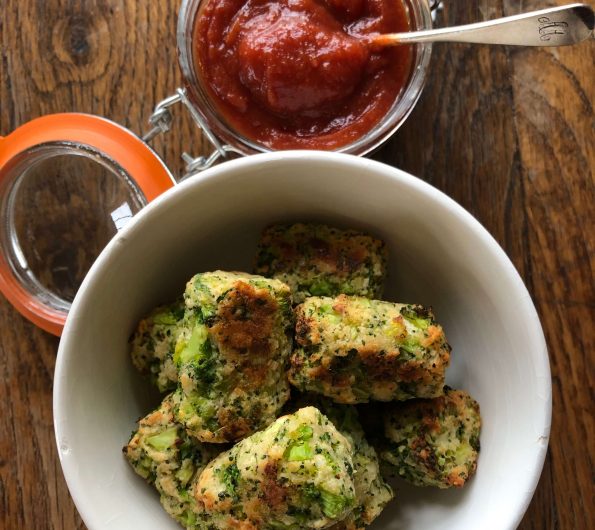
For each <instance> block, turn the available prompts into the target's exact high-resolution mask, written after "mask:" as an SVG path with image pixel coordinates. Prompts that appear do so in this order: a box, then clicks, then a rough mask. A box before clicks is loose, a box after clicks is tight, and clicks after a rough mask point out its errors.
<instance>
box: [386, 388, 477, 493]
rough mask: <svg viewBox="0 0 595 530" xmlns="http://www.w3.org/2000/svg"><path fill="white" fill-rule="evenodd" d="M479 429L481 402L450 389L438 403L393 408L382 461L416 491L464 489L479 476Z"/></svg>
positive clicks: (415, 402) (413, 402)
mask: <svg viewBox="0 0 595 530" xmlns="http://www.w3.org/2000/svg"><path fill="white" fill-rule="evenodd" d="M480 429H481V418H480V415H479V405H478V404H477V402H476V401H475V400H474V399H473V398H472V397H471V396H470V395H469V394H467V392H464V391H462V390H452V389H449V388H448V387H446V388H445V389H444V395H443V396H441V397H438V398H434V399H414V400H411V401H407V402H405V403H393V404H391V406H390V408H389V412H388V415H387V416H386V417H385V436H386V439H387V442H386V443H387V446H386V448H385V449H384V450H383V451H382V452H381V458H382V459H383V460H385V461H387V462H389V463H390V464H392V465H393V466H395V467H396V470H397V473H398V474H399V476H401V477H403V478H404V479H405V480H407V481H409V482H411V483H413V484H415V485H417V486H436V487H438V488H452V487H455V488H460V487H462V486H463V485H464V484H465V482H466V481H467V480H468V479H469V478H470V477H471V476H473V474H474V473H475V469H476V467H477V457H478V454H479V433H480Z"/></svg>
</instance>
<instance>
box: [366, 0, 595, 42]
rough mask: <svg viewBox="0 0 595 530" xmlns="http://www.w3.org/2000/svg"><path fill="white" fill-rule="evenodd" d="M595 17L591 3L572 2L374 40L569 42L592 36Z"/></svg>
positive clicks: (383, 36)
mask: <svg viewBox="0 0 595 530" xmlns="http://www.w3.org/2000/svg"><path fill="white" fill-rule="evenodd" d="M594 20H595V15H594V13H593V9H592V8H591V7H590V6H588V5H586V4H569V5H566V6H561V7H552V8H550V9H541V10H539V11H532V12H530V13H524V14H521V15H514V16H512V17H504V18H497V19H495V20H489V21H487V22H479V23H477V24H467V25H465V26H454V27H450V28H441V29H431V30H427V31H412V32H408V33H387V34H384V35H376V36H372V37H371V42H372V44H373V45H377V46H396V45H399V44H409V43H414V42H473V43H477V44H511V45H517V46H566V45H568V44H575V43H577V42H581V41H583V40H585V39H588V38H590V37H593V21H594Z"/></svg>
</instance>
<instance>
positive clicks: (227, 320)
mask: <svg viewBox="0 0 595 530" xmlns="http://www.w3.org/2000/svg"><path fill="white" fill-rule="evenodd" d="M278 307H279V304H277V301H276V300H275V298H274V297H273V296H272V295H271V293H270V291H269V290H267V289H257V288H255V287H254V286H252V285H249V284H247V283H246V282H244V281H241V280H239V281H237V282H236V283H235V284H234V286H233V288H232V289H231V291H230V292H229V293H228V294H227V295H226V296H225V298H224V299H223V300H222V301H221V303H220V304H219V307H218V309H217V316H218V318H217V320H216V323H215V324H214V325H213V326H212V327H211V328H210V331H211V332H212V334H213V338H214V339H215V340H216V342H217V344H218V346H219V351H220V353H221V354H222V355H224V356H226V357H231V358H234V359H237V358H240V359H241V358H242V357H245V356H250V357H253V356H265V357H268V356H270V354H271V344H270V341H269V339H270V336H271V332H272V330H273V325H274V321H275V314H276V312H277V310H278Z"/></svg>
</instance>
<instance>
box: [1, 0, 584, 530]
mask: <svg viewBox="0 0 595 530" xmlns="http://www.w3.org/2000/svg"><path fill="white" fill-rule="evenodd" d="M562 3H563V2H562V1H548V0H525V1H521V2H518V1H514V0H446V6H445V9H444V11H443V12H442V13H441V15H440V17H439V24H441V25H445V24H455V23H467V22H472V21H477V20H483V19H488V18H494V17H498V16H502V15H511V14H516V13H518V12H520V10H521V8H522V9H523V10H530V9H538V8H540V7H546V6H551V5H555V4H562ZM178 7H179V0H160V1H154V0H85V1H83V0H46V1H45V2H39V1H34V0H0V135H6V134H8V133H9V132H11V131H12V130H13V129H15V128H16V127H17V126H19V125H21V124H23V123H25V122H26V121H28V120H31V119H32V118H35V117H37V116H40V115H43V114H48V113H54V112H63V111H82V112H88V113H93V114H99V115H102V116H106V117H108V118H111V119H112V120H115V121H116V122H118V123H121V124H123V125H125V126H126V127H128V128H130V129H132V130H133V131H136V132H140V131H146V130H147V128H148V127H147V123H146V121H147V118H148V117H149V115H150V114H151V111H152V109H153V106H154V104H155V103H156V102H158V101H160V100H161V99H162V98H164V97H165V96H167V95H169V94H171V93H172V92H173V90H174V89H175V88H176V87H177V86H179V85H180V74H179V71H178V67H177V63H176V60H175V58H176V50H175V28H176V19H177V9H178ZM594 64H595V45H594V43H593V41H592V40H591V41H590V42H586V43H583V44H581V45H579V46H576V47H570V48H558V49H556V48H549V49H548V48H544V49H528V48H527V49H523V48H511V47H486V46H468V45H437V46H435V48H434V53H433V57H432V62H431V67H430V74H429V79H428V83H427V86H426V88H425V91H424V93H423V95H422V98H421V100H420V102H419V104H418V105H417V107H416V109H415V111H414V112H413V114H412V115H411V117H410V118H409V120H408V121H407V123H406V124H405V126H403V127H402V128H401V129H400V130H399V131H398V133H397V134H396V135H395V136H394V137H393V138H392V139H391V140H390V141H389V142H388V143H387V144H386V145H385V146H384V147H383V148H382V149H381V150H380V151H379V152H377V153H376V154H375V155H374V158H376V159H378V160H382V161H384V162H386V163H388V164H392V165H394V166H397V167H400V168H402V169H404V170H406V171H409V172H411V173H413V174H414V175H417V176H419V177H420V178H422V179H424V180H425V181H427V182H429V183H431V184H433V185H434V186H436V187H437V188H439V189H441V190H443V191H444V192H446V193H447V194H448V195H450V196H451V197H453V198H454V199H455V200H456V201H458V202H459V203H460V204H462V205H463V206H464V207H465V208H466V209H467V210H469V211H470V212H471V213H472V214H473V215H474V216H476V217H477V218H478V219H479V221H480V222H481V223H482V224H483V225H484V226H485V227H486V228H487V229H488V230H489V231H490V232H491V234H493V236H494V237H495V238H496V239H497V240H498V242H499V243H500V244H501V245H502V247H503V248H504V249H505V251H506V252H507V254H508V255H509V256H510V258H511V259H512V261H513V262H514V264H515V266H516V267H517V269H518V270H519V272H520V274H521V276H522V277H523V279H524V281H525V283H526V285H527V287H528V289H529V291H530V293H531V295H532V297H533V300H534V302H535V305H536V307H537V311H538V312H539V315H540V317H541V321H542V324H543V328H544V331H545V335H546V339H547V343H548V347H549V354H550V361H551V368H552V383H553V425H552V434H551V439H550V445H549V451H548V456H547V460H546V463H545V467H544V470H543V474H542V477H541V480H540V482H539V486H538V487H537V491H536V493H535V496H534V498H533V501H532V503H531V505H530V507H529V509H528V511H527V514H526V515H525V517H524V519H523V522H522V524H521V526H520V528H522V529H524V530H528V529H585V530H591V529H593V528H595V521H594V514H593V510H594V488H593V473H594V471H595V468H594V465H593V455H594V451H595V437H594V427H593V423H594V422H593V412H594V408H593V360H594V357H593V352H594V350H595V342H594V340H595V339H594V338H595V330H594V326H593V316H594V312H593V309H594V305H595V296H594V281H593V270H594V265H595V247H594V245H595V186H594V181H593V170H594V168H595V133H594V127H595V115H594V112H593V101H594V100H595V78H594V72H595V69H594ZM155 145H156V149H157V151H158V152H160V153H161V154H163V156H164V158H165V160H166V161H167V163H168V164H169V165H170V167H172V168H174V169H175V170H176V171H179V170H180V169H181V167H182V165H181V163H180V162H179V160H180V154H181V152H182V151H184V150H187V151H191V152H192V153H195V154H199V153H201V152H206V150H207V149H208V148H207V146H206V145H205V144H204V142H203V140H202V138H201V136H200V134H199V133H198V132H197V131H196V130H195V129H194V127H193V126H192V125H191V123H190V121H189V119H188V118H187V117H186V116H182V115H179V116H177V117H176V126H175V128H174V131H173V132H171V133H170V134H169V136H168V138H167V142H166V143H164V142H163V141H161V140H159V141H157V142H156V143H155ZM57 347H58V339H57V338H55V337H52V336H50V335H48V334H46V333H44V332H43V331H41V330H39V329H37V328H36V327H35V326H33V325H32V324H30V323H29V322H28V321H26V320H25V319H23V318H22V317H21V316H20V315H19V314H18V313H17V312H16V311H15V310H14V309H13V308H12V307H11V306H10V305H9V303H8V302H7V301H6V300H5V299H4V298H2V297H0V407H1V408H0V528H2V529H27V530H33V529H35V530H41V529H46V528H47V529H59V528H64V529H71V528H83V527H84V525H83V523H82V522H81V519H80V517H79V516H78V514H77V512H76V509H75V507H74V504H73V502H72V500H71V498H70V496H69V493H68V490H67V488H66V484H65V481H64V478H63V476H62V471H61V469H60V464H59V461H58V456H57V452H56V448H55V445H54V431H53V425H52V380H53V371H54V364H55V360H56V350H57ZM478 528H481V524H479V525H478Z"/></svg>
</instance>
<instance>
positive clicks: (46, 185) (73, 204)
mask: <svg viewBox="0 0 595 530" xmlns="http://www.w3.org/2000/svg"><path fill="white" fill-rule="evenodd" d="M174 183H175V181H174V179H173V177H172V175H171V173H170V172H169V170H168V169H167V167H166V166H165V165H164V164H163V162H162V161H161V160H160V159H159V157H158V156H157V155H156V154H155V153H154V152H153V151H152V150H151V149H150V148H149V147H148V146H147V145H146V144H145V143H144V142H143V141H142V140H141V139H140V138H138V137H137V136H135V135H134V134H133V133H131V132H130V131H128V130H127V129H125V128H123V127H121V126H119V125H117V124H115V123H113V122H111V121H109V120H105V119H103V118H100V117H97V116H89V115H84V114H59V115H50V116H44V117H42V118H38V119H36V120H33V121H31V122H29V123H27V124H25V125H23V126H22V127H19V128H18V129H16V130H15V131H14V132H13V133H11V134H9V135H8V136H7V137H5V138H0V290H1V291H2V293H3V294H4V295H5V296H6V298H7V299H8V300H9V301H10V302H11V303H12V304H13V305H14V306H15V308H16V309H17V310H18V311H20V312H21V313H22V314H23V315H24V316H25V317H26V318H28V319H29V320H30V321H32V322H33V323H35V324H36V325H38V326H39V327H41V328H43V329H44V330H46V331H48V332H50V333H53V334H54V335H60V333H61V331H62V328H63V326H64V323H65V321H66V317H67V314H68V311H69V309H70V306H71V303H72V301H73V299H74V296H75V294H76V292H77V290H78V288H79V287H80V284H81V282H82V280H83V279H84V277H85V275H86V273H87V271H88V270H89V268H90V267H91V265H92V263H93V262H94V260H95V258H96V257H97V256H98V255H99V253H100V252H101V250H102V249H103V248H104V247H105V245H106V244H107V243H108V242H109V241H110V239H111V238H112V237H113V236H114V235H115V234H116V233H117V231H118V230H120V229H121V228H123V227H124V226H125V225H126V223H127V222H128V221H129V220H130V219H131V218H132V217H133V216H134V214H136V213H137V212H138V211H139V210H140V209H141V208H142V207H143V206H145V205H146V204H147V203H148V202H149V201H150V200H152V199H154V198H155V197H157V196H158V195H160V194H161V193H162V192H163V191H165V190H166V189H168V188H170V187H171V186H172V185H173V184H174Z"/></svg>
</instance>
